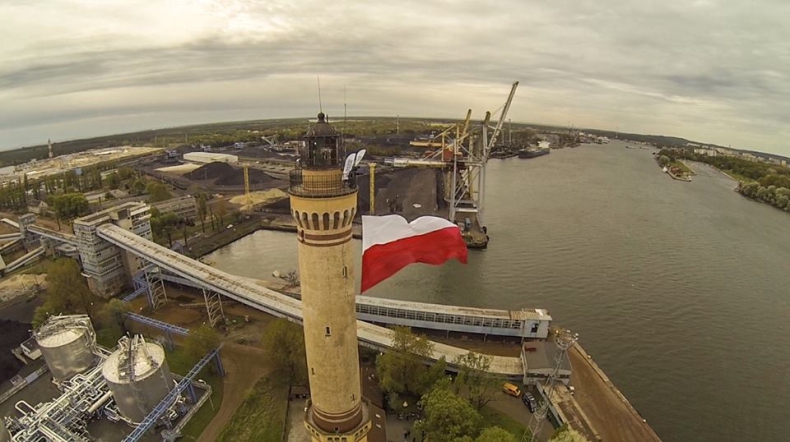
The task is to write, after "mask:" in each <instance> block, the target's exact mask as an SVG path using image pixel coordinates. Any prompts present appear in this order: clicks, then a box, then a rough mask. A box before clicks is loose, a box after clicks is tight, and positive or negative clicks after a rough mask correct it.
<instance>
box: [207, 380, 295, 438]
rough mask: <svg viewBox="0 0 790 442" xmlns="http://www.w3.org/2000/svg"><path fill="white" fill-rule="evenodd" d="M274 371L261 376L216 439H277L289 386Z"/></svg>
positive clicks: (285, 412) (286, 405) (284, 413)
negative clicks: (280, 380)
mask: <svg viewBox="0 0 790 442" xmlns="http://www.w3.org/2000/svg"><path fill="white" fill-rule="evenodd" d="M278 378H280V377H279V376H278V374H277V373H274V374H272V375H270V376H267V377H264V378H261V379H260V380H259V381H258V382H257V383H256V384H255V387H253V388H252V390H250V391H248V392H247V394H246V397H245V398H244V402H242V404H241V406H240V407H239V409H238V410H236V413H235V414H234V415H233V418H231V420H230V422H228V424H227V425H225V428H223V429H222V433H220V435H219V438H218V439H217V440H218V441H219V442H236V441H256V442H280V441H282V439H283V428H284V426H285V419H286V414H287V411H288V386H287V385H284V384H283V383H281V382H278V381H276V379H278Z"/></svg>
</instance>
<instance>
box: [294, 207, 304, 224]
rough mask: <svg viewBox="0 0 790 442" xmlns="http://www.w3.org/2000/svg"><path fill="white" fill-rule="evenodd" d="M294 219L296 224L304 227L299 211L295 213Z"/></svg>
mask: <svg viewBox="0 0 790 442" xmlns="http://www.w3.org/2000/svg"><path fill="white" fill-rule="evenodd" d="M293 217H294V219H295V220H296V224H298V225H299V227H304V226H303V225H302V218H300V217H299V211H298V210H294V211H293Z"/></svg>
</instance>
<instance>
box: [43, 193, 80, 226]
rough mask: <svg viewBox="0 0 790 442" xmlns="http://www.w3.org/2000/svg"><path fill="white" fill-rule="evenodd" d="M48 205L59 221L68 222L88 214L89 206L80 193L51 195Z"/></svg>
mask: <svg viewBox="0 0 790 442" xmlns="http://www.w3.org/2000/svg"><path fill="white" fill-rule="evenodd" d="M49 204H50V206H51V207H52V210H53V211H54V212H55V215H56V216H57V217H58V218H59V219H65V220H70V219H73V218H76V217H78V216H83V215H87V214H88V213H90V204H88V200H87V199H86V198H85V196H84V195H82V194H80V193H65V194H63V195H53V196H51V197H50V201H49Z"/></svg>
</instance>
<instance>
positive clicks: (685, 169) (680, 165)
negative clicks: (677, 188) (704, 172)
mask: <svg viewBox="0 0 790 442" xmlns="http://www.w3.org/2000/svg"><path fill="white" fill-rule="evenodd" d="M670 167H677V168H678V169H680V170H682V171H683V172H686V173H687V174H689V175H696V174H695V173H694V171H693V170H691V168H690V167H688V166H686V163H684V162H683V161H680V160H678V161H673V162H672V163H670Z"/></svg>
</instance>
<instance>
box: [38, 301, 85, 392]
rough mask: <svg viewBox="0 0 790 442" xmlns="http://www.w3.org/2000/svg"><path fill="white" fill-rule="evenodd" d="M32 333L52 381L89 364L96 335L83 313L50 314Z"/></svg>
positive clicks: (71, 373) (59, 379) (66, 376)
mask: <svg viewBox="0 0 790 442" xmlns="http://www.w3.org/2000/svg"><path fill="white" fill-rule="evenodd" d="M35 336H36V342H38V346H39V349H40V350H41V355H42V356H44V361H46V363H47V367H49V371H50V373H52V379H53V380H54V381H55V382H56V383H60V382H63V381H64V380H66V379H68V378H70V377H72V376H74V375H75V374H79V373H82V372H84V371H86V370H87V369H89V368H90V367H91V366H93V362H94V360H95V359H96V358H95V356H94V354H93V347H94V345H95V343H96V335H95V334H94V332H93V326H92V325H91V321H90V318H88V316H87V315H69V316H50V317H49V319H47V321H46V322H45V323H44V325H42V326H41V327H40V328H39V329H38V330H36V332H35Z"/></svg>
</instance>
